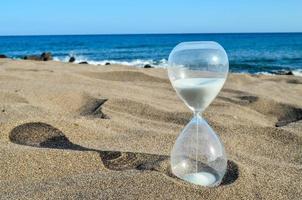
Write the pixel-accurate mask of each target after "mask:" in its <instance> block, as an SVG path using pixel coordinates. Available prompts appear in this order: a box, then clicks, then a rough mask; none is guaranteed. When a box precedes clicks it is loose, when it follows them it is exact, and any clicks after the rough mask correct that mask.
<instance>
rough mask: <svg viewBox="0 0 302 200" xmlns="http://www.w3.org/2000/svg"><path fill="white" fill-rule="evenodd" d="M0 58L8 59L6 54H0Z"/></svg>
mask: <svg viewBox="0 0 302 200" xmlns="http://www.w3.org/2000/svg"><path fill="white" fill-rule="evenodd" d="M0 58H8V57H7V56H6V55H4V54H0Z"/></svg>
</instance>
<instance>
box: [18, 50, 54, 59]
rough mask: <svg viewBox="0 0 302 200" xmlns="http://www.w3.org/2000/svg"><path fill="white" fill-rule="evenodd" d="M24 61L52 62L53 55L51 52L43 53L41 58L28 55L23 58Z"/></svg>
mask: <svg viewBox="0 0 302 200" xmlns="http://www.w3.org/2000/svg"><path fill="white" fill-rule="evenodd" d="M23 59H24V60H35V61H49V60H52V54H51V53H50V52H43V53H42V54H41V55H40V56H37V55H28V56H24V57H23Z"/></svg>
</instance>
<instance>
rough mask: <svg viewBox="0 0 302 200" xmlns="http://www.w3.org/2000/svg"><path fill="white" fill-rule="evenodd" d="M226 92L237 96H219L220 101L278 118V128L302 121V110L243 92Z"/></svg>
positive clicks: (276, 124)
mask: <svg viewBox="0 0 302 200" xmlns="http://www.w3.org/2000/svg"><path fill="white" fill-rule="evenodd" d="M224 92H228V93H232V94H235V95H234V96H231V97H225V96H219V97H218V98H219V99H221V100H223V101H227V102H230V103H234V104H237V105H241V106H247V107H248V108H250V109H253V110H255V111H257V112H259V113H261V114H263V115H266V116H269V117H276V118H277V122H276V123H275V126H276V127H282V126H286V125H287V124H290V123H292V122H297V121H299V120H302V108H298V107H296V106H293V105H289V104H284V103H279V102H276V101H274V100H270V99H265V98H260V97H257V96H254V95H250V94H248V93H245V92H241V91H236V90H226V89H225V90H224Z"/></svg>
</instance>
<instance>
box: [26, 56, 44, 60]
mask: <svg viewBox="0 0 302 200" xmlns="http://www.w3.org/2000/svg"><path fill="white" fill-rule="evenodd" d="M23 59H24V60H35V61H40V60H41V58H40V57H39V56H35V55H30V56H24V58H23Z"/></svg>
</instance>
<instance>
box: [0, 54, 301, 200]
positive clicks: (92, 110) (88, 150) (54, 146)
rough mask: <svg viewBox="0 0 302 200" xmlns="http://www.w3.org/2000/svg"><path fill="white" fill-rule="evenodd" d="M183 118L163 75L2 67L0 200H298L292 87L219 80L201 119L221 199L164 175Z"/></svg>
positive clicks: (285, 80) (23, 64)
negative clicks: (215, 161) (222, 164)
mask: <svg viewBox="0 0 302 200" xmlns="http://www.w3.org/2000/svg"><path fill="white" fill-rule="evenodd" d="M191 116H192V114H191V112H190V111H189V109H188V108H186V107H185V105H184V103H183V102H182V101H181V100H180V99H179V98H178V97H177V96H176V93H175V91H174V90H173V89H172V87H171V84H170V82H169V80H168V79H167V74H166V71H165V70H164V69H142V68H134V67H126V66H116V65H110V66H92V65H78V64H69V63H60V62H54V61H49V62H39V61H16V60H15V61H13V60H9V59H0V158H1V159H0V198H1V199H26V198H28V199H46V198H47V199H58V198H66V199H297V200H298V199H301V198H302V78H301V77H300V78H299V77H294V76H265V75H257V76H256V75H247V74H230V75H229V78H228V80H227V82H226V85H225V86H224V88H223V90H222V92H221V93H220V94H219V96H218V97H217V98H216V99H215V101H214V102H213V103H212V104H211V105H210V106H209V107H208V108H207V110H206V112H205V113H204V118H205V119H206V120H207V121H208V122H209V124H210V125H211V126H212V127H213V128H214V130H215V131H216V132H217V133H218V135H219V136H220V138H221V140H222V141H223V143H224V145H225V149H226V152H227V155H228V159H229V162H228V171H227V174H226V176H225V178H224V181H223V183H222V185H220V186H219V187H215V188H204V187H199V186H195V185H191V184H189V183H186V182H183V181H181V180H179V179H177V178H175V177H173V176H172V175H171V172H170V168H169V155H170V151H171V148H172V146H173V144H174V142H175V140H176V138H177V136H178V134H179V133H180V131H181V130H182V128H183V127H184V125H185V124H186V123H187V122H188V121H189V120H190V118H191Z"/></svg>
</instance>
